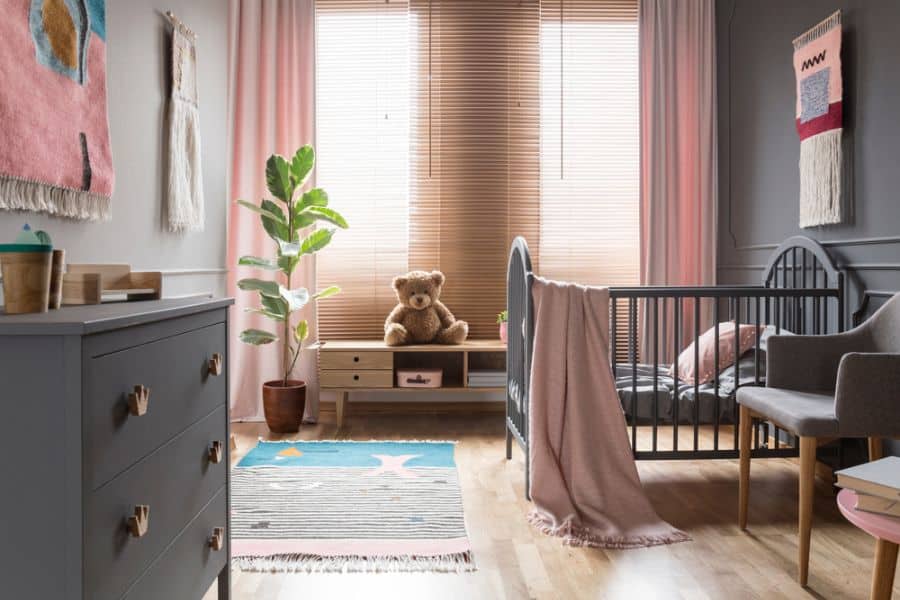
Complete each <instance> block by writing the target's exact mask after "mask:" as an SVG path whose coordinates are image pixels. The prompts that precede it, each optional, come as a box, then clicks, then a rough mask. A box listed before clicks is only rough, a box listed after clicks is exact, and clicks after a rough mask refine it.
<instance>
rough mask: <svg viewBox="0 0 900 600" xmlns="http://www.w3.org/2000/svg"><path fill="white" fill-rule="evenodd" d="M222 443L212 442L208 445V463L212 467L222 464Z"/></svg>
mask: <svg viewBox="0 0 900 600" xmlns="http://www.w3.org/2000/svg"><path fill="white" fill-rule="evenodd" d="M222 450H223V447H222V442H213V443H212V444H210V445H209V462H211V463H213V464H214V465H217V464H219V463H220V462H222Z"/></svg>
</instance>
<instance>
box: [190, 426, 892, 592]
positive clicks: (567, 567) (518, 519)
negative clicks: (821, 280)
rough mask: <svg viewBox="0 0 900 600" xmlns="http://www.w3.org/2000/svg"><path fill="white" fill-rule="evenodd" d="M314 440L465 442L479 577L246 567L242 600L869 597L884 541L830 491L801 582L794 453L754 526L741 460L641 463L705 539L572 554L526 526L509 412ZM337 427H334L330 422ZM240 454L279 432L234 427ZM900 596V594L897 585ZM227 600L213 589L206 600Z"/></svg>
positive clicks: (661, 499) (825, 492) (764, 474)
mask: <svg viewBox="0 0 900 600" xmlns="http://www.w3.org/2000/svg"><path fill="white" fill-rule="evenodd" d="M324 419H325V420H326V423H325V424H320V425H315V426H308V427H305V428H304V429H303V431H302V432H301V433H300V434H299V435H297V436H293V437H299V438H303V439H333V438H339V439H357V440H371V439H383V440H389V439H398V440H401V439H403V440H408V439H445V440H458V441H459V442H460V443H459V445H458V446H457V450H456V461H457V464H458V466H459V472H460V480H461V483H462V491H463V500H464V503H465V511H466V522H467V526H468V531H469V536H470V538H471V542H472V546H473V549H474V552H475V560H476V563H477V565H478V571H476V572H474V573H468V574H462V575H447V574H375V575H367V574H346V575H343V574H319V575H300V574H259V573H242V572H238V571H235V573H234V575H233V592H234V593H233V598H235V600H287V599H292V600H293V599H298V598H303V599H306V598H313V599H317V598H323V599H324V598H330V599H344V598H347V599H350V598H366V599H370V598H390V599H406V598H410V599H413V598H414V599H428V600H431V599H444V598H446V599H469V598H472V599H474V598H490V599H494V598H509V599H517V598H565V599H569V598H572V599H576V598H591V599H594V598H596V599H600V598H629V599H636V598H640V599H643V598H685V599H692V600H693V599H701V598H709V599H717V598H726V597H727V598H767V599H769V600H771V599H773V598H847V599H853V598H860V599H862V598H867V597H868V591H869V578H870V576H871V567H872V558H873V553H874V546H875V544H874V541H873V540H872V539H871V538H870V537H869V536H867V535H866V534H864V533H862V532H860V531H858V530H857V529H855V528H854V527H853V526H852V525H850V524H849V523H847V522H846V521H845V520H844V519H843V518H842V517H841V516H840V514H839V513H838V511H837V508H836V506H835V498H834V494H833V491H832V489H831V488H830V486H827V485H824V484H822V483H821V482H819V483H818V484H817V485H818V487H817V490H816V504H815V518H814V522H813V534H812V556H811V561H810V585H809V589H807V590H804V589H802V588H801V587H800V586H799V585H798V584H797V583H796V574H797V569H796V559H795V556H796V553H797V538H796V528H797V525H796V523H797V478H796V473H797V471H796V465H795V464H794V460H793V459H765V460H762V459H761V460H756V461H754V462H753V467H752V474H751V498H750V524H749V532H748V533H742V532H740V531H739V530H738V528H737V526H736V522H737V493H738V483H737V482H738V465H737V461H736V460H720V461H659V462H650V461H642V462H639V463H638V468H639V470H640V474H641V479H642V480H643V482H644V487H645V489H646V490H647V493H648V494H649V496H650V499H651V501H652V502H653V504H654V506H655V507H656V509H657V511H658V512H659V513H660V515H661V516H662V517H663V518H664V519H667V520H668V521H669V522H671V523H672V524H673V525H675V526H677V527H679V528H681V529H683V530H685V531H686V532H687V533H689V534H690V535H691V536H692V537H693V541H691V542H687V543H682V544H675V545H672V546H661V547H656V548H648V549H641V550H624V551H622V550H618V551H614V550H598V549H584V548H570V547H566V546H563V545H562V544H560V542H559V540H558V539H556V538H549V537H545V536H543V535H541V534H539V533H537V532H535V531H534V530H533V529H532V528H531V527H530V526H529V525H528V524H527V522H526V521H525V515H526V513H527V512H528V510H529V503H528V502H526V501H525V498H524V495H523V460H522V453H521V452H520V451H519V450H518V448H516V450H515V452H514V458H513V460H512V461H506V460H505V458H504V429H503V417H502V415H491V414H481V415H459V414H454V415H413V416H399V415H398V416H384V415H370V416H352V415H351V416H349V417H347V420H346V422H345V426H344V428H343V429H342V430H341V431H337V430H336V428H335V426H334V425H333V416H325V417H324ZM328 419H331V420H330V421H329V420H328ZM234 432H235V435H236V438H237V445H238V451H237V452H236V453H235V455H234V459H235V460H237V459H239V458H240V457H241V456H243V454H245V453H246V452H247V451H248V450H249V449H250V448H251V447H252V446H253V444H255V443H256V440H257V438H258V437H259V436H262V437H266V438H271V439H281V437H280V436H271V435H270V434H268V431H267V430H266V428H265V426H264V425H261V424H259V425H258V424H237V425H235V427H234ZM894 593H895V594H898V593H900V586H895V587H894ZM213 598H215V592H213V591H211V592H210V594H208V595H207V597H206V599H205V600H212V599H213Z"/></svg>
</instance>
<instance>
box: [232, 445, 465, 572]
mask: <svg viewBox="0 0 900 600" xmlns="http://www.w3.org/2000/svg"><path fill="white" fill-rule="evenodd" d="M454 447H455V444H454V443H453V442H381V441H370V442H356V441H279V442H268V441H262V440H261V441H260V442H259V443H258V444H257V445H256V447H254V448H253V449H252V450H251V451H250V452H248V453H247V455H246V456H244V458H243V459H242V460H241V461H240V463H238V465H237V467H236V468H235V469H234V470H233V473H232V478H231V483H232V495H231V507H232V531H231V538H232V554H233V556H234V557H235V563H236V564H237V566H239V567H240V568H242V569H244V570H251V571H305V572H312V571H317V572H331V571H335V572H348V571H438V572H459V571H469V570H473V569H474V568H475V567H474V562H473V559H472V552H471V547H470V545H469V540H468V536H467V534H466V526H465V518H464V512H463V503H462V494H461V490H460V485H459V477H458V473H457V470H456V463H455V462H454V457H453V452H454Z"/></svg>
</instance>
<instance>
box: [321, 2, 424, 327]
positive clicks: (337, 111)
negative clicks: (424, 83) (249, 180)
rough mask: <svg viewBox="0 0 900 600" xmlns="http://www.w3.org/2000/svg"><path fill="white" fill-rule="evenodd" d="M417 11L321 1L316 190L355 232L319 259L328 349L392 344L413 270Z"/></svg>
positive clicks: (385, 4)
mask: <svg viewBox="0 0 900 600" xmlns="http://www.w3.org/2000/svg"><path fill="white" fill-rule="evenodd" d="M408 28H409V17H408V6H407V3H406V2H403V1H399V0H391V1H390V2H385V1H384V0H317V1H316V151H317V152H316V153H317V157H318V158H317V167H316V182H317V185H319V186H321V187H322V188H324V189H325V190H327V191H328V195H329V197H330V199H331V202H332V203H333V205H334V208H335V209H337V210H339V211H340V212H341V213H342V214H343V215H344V216H345V217H346V218H347V221H348V222H349V224H350V229H349V230H347V231H345V232H341V233H340V234H339V235H336V236H335V237H334V240H333V241H332V243H331V245H330V246H328V247H327V248H326V249H325V250H324V251H323V252H321V253H320V254H319V255H318V256H317V263H316V268H317V279H318V282H319V287H320V288H321V287H324V286H326V285H332V284H337V285H340V286H341V288H342V290H343V291H342V293H341V294H339V295H338V296H335V297H333V298H329V299H328V300H326V301H323V302H321V303H320V304H319V334H320V337H321V339H371V338H376V339H377V338H381V337H382V336H383V335H384V330H383V325H384V319H385V317H386V316H387V315H388V313H389V312H390V311H391V309H392V308H393V306H394V304H395V303H396V298H395V296H394V292H393V290H392V288H391V279H392V278H393V277H394V276H395V275H397V274H400V273H403V272H405V271H406V269H407V248H408V235H407V230H408V225H409V220H408V217H407V215H408V210H409V202H408V198H409V175H408V163H409V109H410V106H409V49H408V43H407V36H408Z"/></svg>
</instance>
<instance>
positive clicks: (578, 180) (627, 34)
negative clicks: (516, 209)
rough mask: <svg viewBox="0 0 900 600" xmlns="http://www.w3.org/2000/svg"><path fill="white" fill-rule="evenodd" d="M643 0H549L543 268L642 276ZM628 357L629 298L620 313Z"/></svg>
mask: <svg viewBox="0 0 900 600" xmlns="http://www.w3.org/2000/svg"><path fill="white" fill-rule="evenodd" d="M637 9H638V5H637V0H543V1H542V2H541V217H540V228H541V238H540V239H541V241H540V255H541V273H542V274H543V275H544V276H546V277H551V278H554V279H560V280H565V281H576V282H579V283H584V284H594V285H609V286H613V285H638V283H639V279H640V271H639V269H640V267H639V257H640V246H639V244H640V225H639V182H640V172H639V169H640V162H639V161H640V155H639V151H640V147H639V144H640V129H639V113H638V111H639V104H638V24H637ZM616 317H617V323H616V332H617V336H616V337H617V339H616V354H617V355H618V359H619V360H622V361H624V360H628V357H627V354H628V339H627V332H628V303H627V302H626V301H620V302H619V304H618V310H617V313H616Z"/></svg>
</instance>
